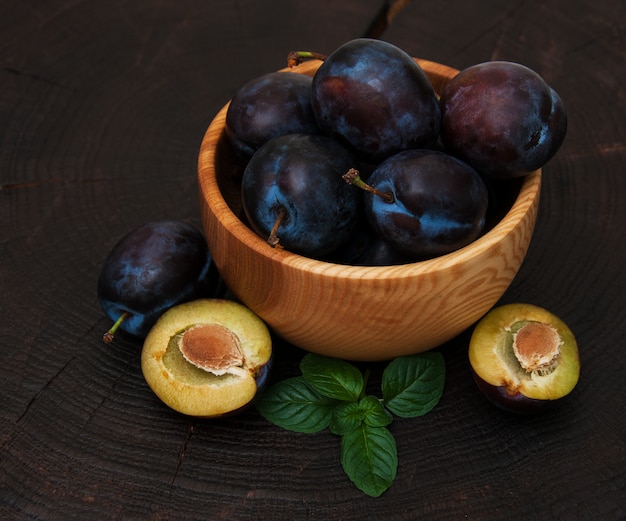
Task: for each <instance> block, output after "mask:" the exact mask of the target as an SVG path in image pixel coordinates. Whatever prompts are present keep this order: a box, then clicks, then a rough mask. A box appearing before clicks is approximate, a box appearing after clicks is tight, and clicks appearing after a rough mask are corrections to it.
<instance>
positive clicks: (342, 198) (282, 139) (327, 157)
mask: <svg viewBox="0 0 626 521" xmlns="http://www.w3.org/2000/svg"><path fill="white" fill-rule="evenodd" d="M355 161H356V160H355V159H354V157H353V155H352V154H351V153H350V152H349V151H348V149H347V148H345V147H344V146H343V145H341V144H340V143H339V142H337V141H336V140H334V139H332V138H329V137H326V136H321V135H308V134H289V135H285V136H279V137H276V138H274V139H271V140H270V141H268V142H267V143H266V144H265V145H263V146H262V147H261V148H260V149H259V150H258V151H257V152H256V153H255V154H254V156H252V158H251V159H250V161H249V162H248V165H247V167H246V169H245V171H244V174H243V178H242V184H241V186H242V200H243V206H244V211H245V214H246V218H247V219H248V222H249V223H250V226H251V227H252V229H253V230H254V231H255V232H256V233H257V234H258V235H259V236H261V237H263V238H264V239H267V238H268V237H269V235H270V232H271V230H272V227H273V225H274V223H275V221H276V218H277V215H278V211H279V210H280V209H284V210H286V211H287V217H286V218H285V219H284V220H283V222H282V223H281V225H280V227H279V229H278V237H279V239H280V242H279V244H281V245H282V247H284V248H285V249H286V250H289V251H291V252H293V253H298V254H301V255H306V256H310V257H321V256H325V255H328V254H330V253H331V252H332V251H334V250H335V249H337V248H338V247H339V246H340V245H342V244H343V243H345V242H346V241H347V240H348V239H349V238H350V237H351V235H352V234H353V232H354V230H355V228H356V226H357V217H358V215H359V214H360V209H361V196H360V194H358V193H356V191H354V190H350V189H349V187H348V186H347V185H346V183H345V182H344V181H343V179H342V177H341V176H342V175H343V174H344V173H345V172H346V171H347V170H348V169H349V168H351V167H352V166H353V165H354V164H355Z"/></svg>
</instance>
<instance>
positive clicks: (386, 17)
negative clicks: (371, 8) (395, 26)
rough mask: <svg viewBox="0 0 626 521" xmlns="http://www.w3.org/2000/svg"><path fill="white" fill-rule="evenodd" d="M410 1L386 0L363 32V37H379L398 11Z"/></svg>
mask: <svg viewBox="0 0 626 521" xmlns="http://www.w3.org/2000/svg"><path fill="white" fill-rule="evenodd" d="M410 3H411V0H386V1H385V3H384V4H383V6H382V7H381V8H380V10H379V11H378V13H377V14H376V16H375V17H374V19H373V20H372V22H371V23H370V25H369V27H368V28H367V30H366V31H365V33H364V34H363V37H364V38H380V37H381V36H382V35H383V33H384V32H385V31H386V30H387V29H388V28H389V26H390V25H391V24H392V22H393V20H394V19H395V17H396V16H398V14H399V13H400V11H402V10H403V9H404V8H405V7H406V6H408V5H409V4H410Z"/></svg>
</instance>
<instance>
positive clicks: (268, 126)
mask: <svg viewBox="0 0 626 521" xmlns="http://www.w3.org/2000/svg"><path fill="white" fill-rule="evenodd" d="M312 81H313V80H312V78H311V77H310V76H306V75H304V74H298V73H295V72H271V73H268V74H264V75H262V76H259V77H258V78H255V79H253V80H250V81H249V82H248V83H246V84H245V85H243V86H242V87H241V88H240V89H239V90H238V91H237V92H236V93H235V96H234V97H233V99H232V100H231V101H230V104H229V106H228V110H227V112H226V125H225V132H226V135H227V136H228V138H229V140H230V142H231V144H232V145H233V147H234V148H235V150H236V151H237V152H238V153H239V154H240V155H241V156H243V157H248V158H249V157H250V156H252V155H253V154H254V152H256V151H257V150H258V149H259V147H260V146H261V145H263V144H264V143H266V142H267V141H269V140H270V139H272V138H274V137H277V136H281V135H285V134H297V133H303V134H317V133H319V132H320V129H319V127H318V125H317V122H316V120H315V116H314V115H313V109H312V107H311V83H312Z"/></svg>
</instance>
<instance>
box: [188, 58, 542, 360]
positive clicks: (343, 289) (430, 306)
mask: <svg viewBox="0 0 626 521" xmlns="http://www.w3.org/2000/svg"><path fill="white" fill-rule="evenodd" d="M416 61H417V62H418V63H419V64H420V65H421V66H422V68H423V69H424V71H425V72H426V73H427V74H428V76H429V77H430V79H431V82H432V84H433V87H434V88H435V90H436V91H438V92H440V91H441V88H442V87H443V86H444V85H445V84H446V83H447V82H448V81H449V80H450V79H451V78H452V77H453V76H454V75H456V74H457V73H458V71H457V70H455V69H452V68H450V67H447V66H444V65H441V64H437V63H433V62H429V61H425V60H416ZM320 63H321V62H319V61H311V62H305V63H303V64H302V65H300V66H298V67H296V68H295V69H289V70H292V71H296V72H300V73H303V74H308V75H311V76H312V75H313V74H314V73H315V71H316V70H317V68H318V67H319V65H320ZM227 109H228V104H227V105H226V106H224V107H223V108H222V109H221V110H220V111H219V113H218V114H217V115H216V116H215V119H214V120H213V121H212V122H211V124H210V126H209V127H208V129H207V131H206V134H205V136H204V139H203V141H202V145H201V149H200V155H199V160H198V169H199V171H198V177H199V186H200V204H201V210H202V219H203V226H204V231H205V234H206V238H207V241H208V244H209V248H210V250H211V253H212V255H213V258H214V261H215V264H216V266H217V268H218V269H219V271H220V273H221V275H222V276H223V278H224V280H225V282H226V284H227V285H228V287H229V288H230V289H231V290H232V292H233V293H234V294H235V295H236V297H237V298H238V299H240V300H241V301H242V302H243V303H244V304H245V305H246V306H248V307H249V308H250V309H252V310H253V311H254V312H255V313H257V314H258V315H259V316H260V317H261V318H262V319H263V320H264V321H265V322H266V323H267V324H268V326H269V327H270V328H271V329H272V330H273V331H274V332H275V333H276V334H278V335H279V336H280V337H282V338H283V339H285V340H287V341H288V342H290V343H291V344H293V345H295V346H298V347H300V348H302V349H305V350H307V351H311V352H314V353H318V354H322V355H327V356H334V357H338V358H343V359H346V360H362V361H375V360H388V359H391V358H394V357H396V356H401V355H408V354H412V353H418V352H421V351H426V350H429V349H432V348H434V347H437V346H439V345H441V344H443V343H445V342H446V341H448V340H451V339H452V338H453V337H455V336H456V335H458V334H459V333H461V332H463V331H464V330H465V329H467V328H468V327H470V326H472V325H473V324H474V323H475V322H476V321H477V320H478V319H479V318H481V317H482V316H483V315H484V314H485V313H486V312H487V311H489V309H490V308H491V307H493V306H494V304H495V303H496V302H497V301H498V300H499V299H500V297H501V296H502V294H503V293H504V292H505V290H506V289H507V288H508V287H509V285H510V283H511V282H512V280H513V278H514V277H515V275H516V274H517V272H518V270H519V268H520V266H521V264H522V261H523V260H524V257H525V255H526V251H527V249H528V246H529V243H530V240H531V237H532V233H533V229H534V226H535V219H536V215H537V208H538V204H539V195H540V187H541V171H540V170H538V171H536V172H534V173H532V174H530V175H528V176H526V177H524V178H522V179H519V180H517V181H518V182H508V183H507V186H508V195H507V196H505V197H504V199H505V202H504V203H502V205H501V208H500V215H498V216H497V217H495V218H494V220H495V222H493V223H492V224H491V227H490V229H489V230H488V231H487V232H486V233H485V234H484V235H483V236H481V237H480V238H479V239H477V240H476V241H474V242H473V243H472V244H470V245H468V246H466V247H464V248H462V249H460V250H457V251H455V252H453V253H450V254H448V255H444V256H442V257H438V258H435V259H432V260H427V261H422V262H417V263H413V264H405V265H400V266H388V267H387V266H384V267H381V266H377V267H355V266H346V265H339V264H331V263H327V262H321V261H317V260H312V259H309V258H306V257H303V256H300V255H296V254H294V253H290V252H288V251H285V250H281V249H274V248H272V247H270V246H269V245H268V244H267V243H266V242H265V240H263V239H262V238H260V237H259V236H257V235H256V234H255V233H254V232H253V231H251V230H250V228H248V226H247V225H246V224H244V222H243V221H242V220H241V219H240V217H239V216H240V215H243V213H242V210H241V202H240V191H239V180H240V177H241V174H242V172H243V168H244V166H245V165H243V164H242V163H241V162H240V161H239V160H237V159H236V157H235V156H234V154H233V153H232V151H231V149H230V147H229V144H228V143H227V140H226V138H225V134H224V123H225V119H226V111H227ZM507 197H508V202H506V199H507Z"/></svg>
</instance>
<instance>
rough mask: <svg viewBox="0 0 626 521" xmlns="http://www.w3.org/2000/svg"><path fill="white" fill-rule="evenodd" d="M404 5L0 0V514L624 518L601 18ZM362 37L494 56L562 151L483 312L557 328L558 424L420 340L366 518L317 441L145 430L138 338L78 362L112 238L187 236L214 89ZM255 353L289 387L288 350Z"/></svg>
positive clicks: (269, 431)
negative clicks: (514, 310) (183, 232)
mask: <svg viewBox="0 0 626 521" xmlns="http://www.w3.org/2000/svg"><path fill="white" fill-rule="evenodd" d="M404 3H405V4H406V5H405V7H404V9H403V10H401V11H399V12H398V13H396V15H395V17H389V18H393V20H392V23H391V24H388V26H386V25H385V23H384V19H383V18H380V17H378V15H379V13H380V11H381V8H383V7H384V6H385V4H384V2H383V1H382V0H358V1H353V0H346V1H337V2H330V1H327V2H310V1H309V2H303V1H293V0H275V1H272V2H251V1H248V0H238V1H233V2H210V1H206V0H203V1H199V0H178V1H163V0H152V1H149V2H148V1H145V0H137V1H133V2H128V1H121V0H107V1H102V0H92V1H90V2H69V1H67V0H51V1H47V2H35V1H27V0H5V1H3V2H1V3H0V181H1V182H0V313H1V317H2V318H1V320H0V396H1V400H2V405H1V408H0V518H1V519H3V520H15V519H20V520H21V519H24V520H26V519H33V520H34V519H38V520H48V519H54V520H56V519H59V520H73V519H80V520H84V519H90V520H100V519H102V520H105V519H106V520H110V519H120V520H135V519H137V520H165V519H171V520H176V521H181V520H187V519H198V520H200V519H209V520H233V521H234V520H238V521H243V520H259V519H260V520H279V519H280V520H283V519H284V520H304V519H311V520H313V519H315V520H317V519H319V520H342V521H348V520H362V519H376V520H387V521H392V520H412V519H428V520H453V519H454V520H463V519H469V520H501V519H533V520H555V519H564V520H565V519H567V520H621V519H624V518H626V473H625V469H626V458H625V443H624V438H625V433H626V420H625V416H626V403H625V400H624V380H625V376H626V374H625V365H624V359H625V355H624V353H625V351H624V349H625V342H626V327H625V326H624V324H625V323H626V306H625V305H626V297H625V293H626V291H625V290H626V284H625V276H624V273H625V268H624V264H625V262H626V246H625V238H626V236H625V231H624V230H625V226H626V176H625V175H624V171H625V169H626V90H625V87H624V86H625V85H626V67H625V63H626V4H624V2H621V1H615V0H548V1H545V2H523V1H515V2H511V1H510V0H483V1H480V2H473V1H467V0H448V1H446V2H441V1H435V0H428V1H418V0H414V1H413V2H404ZM362 35H371V36H375V37H380V38H383V39H386V40H388V41H391V42H392V43H395V44H397V45H399V46H401V47H403V48H404V49H405V50H406V51H408V52H409V53H410V54H412V55H414V56H419V57H422V58H427V59H430V60H434V61H439V62H442V63H445V64H447V65H450V66H453V67H456V68H459V69H460V68H464V67H466V66H469V65H472V64H474V63H477V62H481V61H486V60H490V59H508V60H514V61H520V62H522V63H525V64H526V65H528V66H530V67H532V68H534V69H535V70H537V71H538V72H539V73H540V74H542V75H543V76H544V77H545V78H546V79H547V80H548V81H549V83H551V84H552V86H553V87H555V89H556V90H557V91H558V92H559V93H560V94H561V96H562V97H563V98H564V100H565V101H566V103H567V106H568V109H569V115H570V126H569V133H568V137H567V139H566V142H565V144H564V145H563V147H562V149H561V150H560V152H559V153H558V155H557V156H556V157H555V158H554V159H553V160H552V161H551V162H550V164H549V165H548V166H547V167H546V168H545V175H544V187H543V191H542V202H541V208H540V212H539V217H538V222H537V228H536V232H535V235H534V238H533V242H532V245H531V247H530V251H529V252H528V256H527V258H526V260H525V263H524V265H523V267H522V269H521V271H520V272H519V274H518V276H517V278H516V279H515V281H514V283H513V285H512V286H511V287H510V289H509V290H508V291H507V293H506V294H505V295H504V297H503V298H502V303H504V302H513V301H524V302H529V303H533V304H536V305H540V306H544V307H547V308H548V309H550V310H552V311H554V312H555V313H556V314H557V315H559V316H561V318H562V319H564V320H565V321H566V322H567V323H568V324H569V325H570V327H571V328H572V329H573V331H574V332H575V334H576V336H577V338H578V341H579V344H580V355H581V361H582V374H581V378H580V382H579V384H578V386H577V387H576V389H575V390H574V392H573V393H572V394H571V395H570V396H569V397H568V399H567V400H566V401H565V402H564V403H563V404H562V405H561V406H560V407H559V408H558V409H556V410H555V411H554V412H553V413H551V414H549V415H542V416H536V417H529V418H519V417H514V416H510V415H507V414H505V413H502V412H500V411H498V410H496V409H495V408H493V407H492V406H491V405H490V404H489V403H488V402H486V401H485V400H484V399H483V397H482V396H481V395H480V394H478V391H477V390H476V388H475V386H474V383H473V382H472V379H471V376H470V372H469V365H468V362H467V342H468V334H463V335H461V336H460V337H458V338H456V339H455V340H453V341H452V342H450V343H448V344H446V345H444V346H442V347H441V351H442V353H443V354H444V356H445V359H446V364H447V370H448V377H447V383H446V388H445V392H444V395H443V397H442V400H441V402H440V404H439V406H438V407H437V408H436V409H435V410H434V411H432V412H431V413H430V414H429V415H427V416H425V417H422V418H418V419H414V420H398V421H395V422H394V423H393V425H392V431H393V434H394V436H395V438H396V441H397V445H398V453H399V461H400V464H399V470H398V476H397V479H396V481H395V483H394V484H393V486H392V487H391V489H389V490H388V491H387V492H386V493H385V494H384V495H383V496H381V497H380V498H377V499H373V498H369V497H367V496H365V495H364V494H362V493H361V492H359V491H358V490H357V489H356V488H355V487H354V486H353V485H352V484H351V483H350V482H349V481H348V479H347V478H346V476H345V475H344V473H343V471H342V469H341V466H340V464H339V454H340V452H339V444H338V438H336V437H335V436H333V435H331V434H330V433H328V431H326V432H323V433H320V434H315V435H305V434H294V433H290V432H287V431H282V430H280V429H278V428H277V427H274V426H272V425H271V424H269V423H267V422H266V421H265V420H263V419H262V418H261V417H260V416H259V415H258V414H257V413H256V411H255V410H249V411H248V412H246V413H245V414H243V415H241V416H239V417H236V418H232V419H228V420H218V421H201V420H193V419H189V418H186V417H183V416H180V415H177V414H175V413H173V412H171V411H169V410H168V409H167V408H166V407H165V406H163V405H162V404H161V403H160V402H158V401H157V400H156V398H155V397H154V395H153V394H152V393H151V392H150V391H149V389H148V387H147V386H146V384H145V382H144V380H143V377H142V375H141V370H140V365H139V352H140V346H139V345H138V343H137V342H135V341H133V340H132V339H131V338H129V337H127V336H124V335H120V336H119V337H118V339H117V340H116V341H115V342H114V343H113V344H111V345H109V346H105V345H104V344H103V343H102V341H101V336H102V333H103V331H104V330H106V329H107V328H108V327H109V324H110V322H109V320H107V319H106V318H105V317H104V316H103V313H102V312H101V310H100V308H99V306H98V303H97V300H96V291H95V286H96V279H97V276H98V272H99V269H100V265H101V262H102V261H103V259H104V257H105V255H106V253H107V252H108V250H109V249H110V248H111V246H112V245H113V244H114V243H115V242H116V241H117V239H119V237H121V236H122V235H123V234H124V233H126V232H127V231H129V230H130V229H132V228H134V227H135V226H138V225H139V224H141V223H144V222H146V221H149V220H152V219H157V218H162V217H170V218H179V219H184V220H187V221H191V222H194V223H196V224H198V225H199V224H200V219H199V210H198V203H197V185H196V160H197V153H198V149H199V145H200V141H201V139H202V136H203V133H204V131H205V129H206V127H207V125H208V123H209V122H210V120H211V119H212V117H213V116H214V114H215V113H216V112H217V110H218V109H219V108H220V107H221V106H222V105H223V104H224V103H225V102H226V101H227V100H228V99H229V98H230V97H231V96H232V95H233V93H234V92H235V90H236V89H237V87H239V86H240V85H241V84H242V83H243V82H244V81H246V80H249V79H252V78H253V77H255V76H258V75H260V74H261V73H264V72H268V71H272V70H275V69H278V68H281V67H283V66H284V65H285V63H286V54H287V52H288V51H290V50H294V49H312V50H318V51H321V52H330V51H332V50H333V49H334V48H335V47H336V46H338V45H339V44H341V43H343V42H344V41H347V40H349V39H352V38H354V37H358V36H362ZM276 348H277V355H278V363H277V376H278V377H281V376H285V375H288V374H292V373H293V372H294V371H295V369H296V367H297V363H298V361H299V359H300V357H301V356H302V354H303V353H302V352H301V351H299V350H298V349H295V348H292V347H289V346H286V345H283V344H281V343H280V342H278V343H277V347H276ZM374 370H375V372H376V370H377V367H375V368H374Z"/></svg>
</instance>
